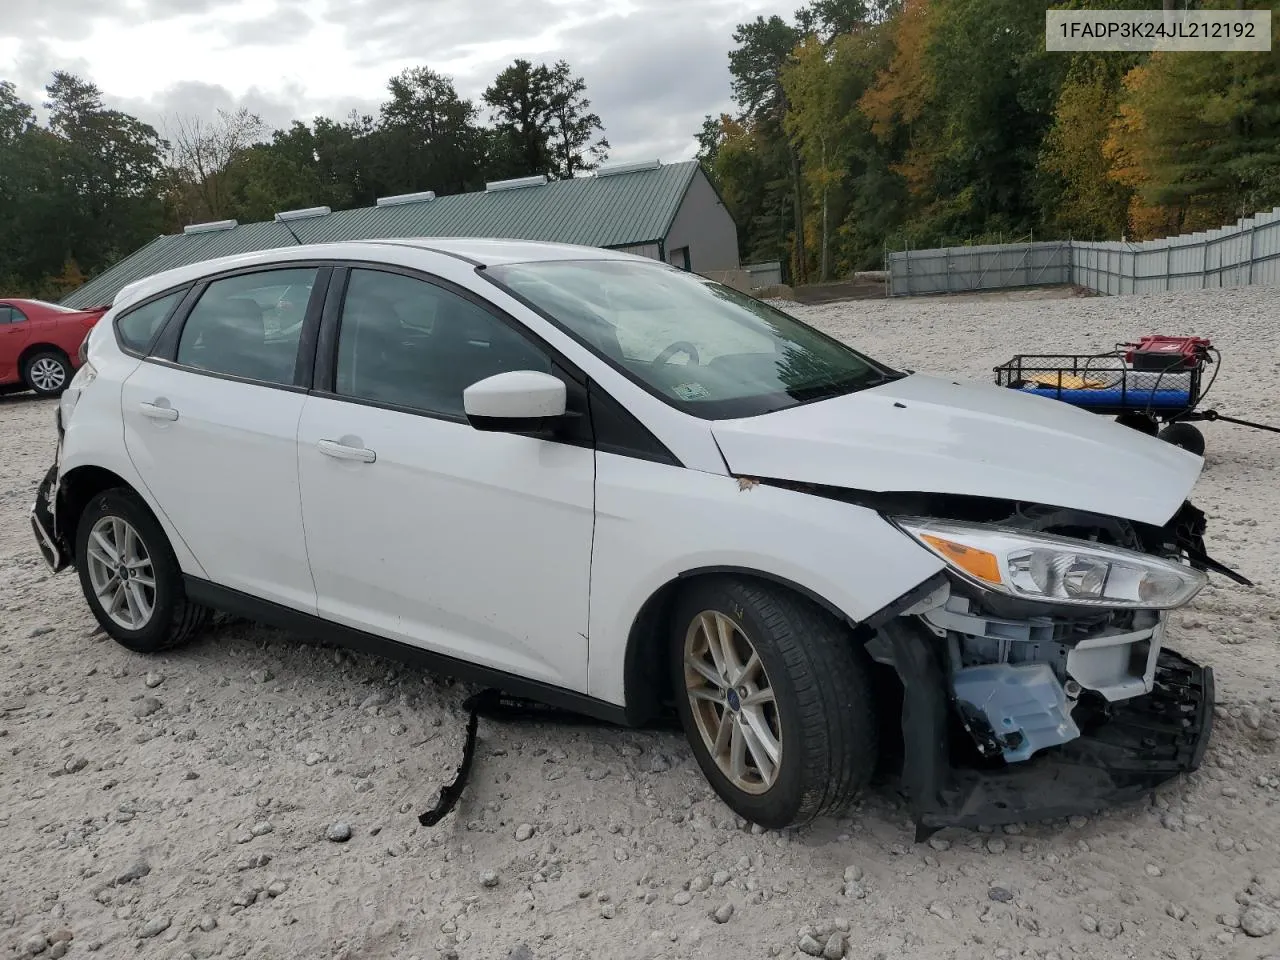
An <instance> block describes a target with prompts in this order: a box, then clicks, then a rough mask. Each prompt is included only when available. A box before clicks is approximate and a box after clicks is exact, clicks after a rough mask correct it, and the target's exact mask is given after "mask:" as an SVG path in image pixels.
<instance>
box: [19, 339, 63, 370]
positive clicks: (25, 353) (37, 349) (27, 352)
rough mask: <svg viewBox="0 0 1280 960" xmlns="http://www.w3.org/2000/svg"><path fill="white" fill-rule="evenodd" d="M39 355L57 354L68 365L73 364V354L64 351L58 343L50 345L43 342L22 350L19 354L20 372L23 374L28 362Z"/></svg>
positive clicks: (29, 345)
mask: <svg viewBox="0 0 1280 960" xmlns="http://www.w3.org/2000/svg"><path fill="white" fill-rule="evenodd" d="M37 353H56V354H58V356H60V357H62V358H63V359H64V360H66V361H67V363H68V364H70V363H71V354H69V353H67V351H65V350H63V349H62V348H61V347H60V346H58V345H57V344H56V343H49V342H48V341H45V340H41V341H39V342H37V343H29V344H27V345H26V346H25V347H23V348H22V352H21V353H20V354H18V371H19V372H21V371H22V369H23V367H25V366H26V365H27V361H28V360H30V359H31V358H32V357H34V356H35V355H36V354H37Z"/></svg>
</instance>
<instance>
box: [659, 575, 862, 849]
mask: <svg viewBox="0 0 1280 960" xmlns="http://www.w3.org/2000/svg"><path fill="white" fill-rule="evenodd" d="M671 643H672V656H671V666H672V680H673V682H674V685H675V698H676V704H677V709H678V711H679V714H680V720H681V723H682V724H683V726H684V730H685V735H686V737H687V738H688V740H689V743H690V745H691V746H692V748H693V752H694V756H695V757H696V758H697V761H698V765H699V766H700V767H701V768H702V772H703V774H704V775H705V776H706V777H707V779H708V780H709V781H710V783H711V785H712V787H713V788H714V789H715V791H716V793H717V794H718V795H719V796H720V798H721V799H722V800H724V802H725V803H726V804H728V806H729V807H730V808H731V809H732V810H733V811H734V812H735V813H737V814H738V815H739V816H741V817H743V818H744V819H746V820H749V821H751V822H752V823H758V824H760V825H761V826H764V827H769V828H777V827H784V826H788V825H792V824H799V823H805V822H807V821H809V820H812V819H813V818H815V817H817V816H819V815H822V814H825V813H830V812H835V811H837V810H839V809H840V808H842V807H843V806H845V805H846V804H847V803H848V801H849V800H851V799H853V797H854V796H855V795H856V794H857V792H858V790H860V789H861V788H862V787H863V786H864V785H865V784H866V782H867V780H869V779H870V777H871V774H872V771H873V770H874V768H875V763H876V757H877V748H878V731H877V725H876V715H875V711H874V701H873V696H872V689H871V684H870V664H869V661H868V658H867V655H866V652H865V651H864V650H863V649H862V647H861V645H859V644H858V643H857V641H855V640H854V639H853V637H852V636H851V635H850V632H849V631H848V630H847V629H846V628H845V627H844V626H843V625H842V624H841V623H840V622H839V621H837V620H836V619H835V618H834V617H833V616H831V615H830V614H828V613H827V612H826V611H824V610H822V609H820V608H819V607H817V606H816V605H815V604H813V603H812V602H811V601H809V600H807V599H806V598H803V597H800V596H798V595H796V594H794V593H792V592H790V591H787V590H784V589H781V588H776V587H773V586H772V585H766V584H764V583H758V582H756V581H752V580H748V579H745V578H744V579H738V578H724V579H716V580H706V581H700V582H697V583H695V584H693V585H692V587H691V588H690V589H688V590H687V591H686V592H685V594H684V595H683V597H681V599H680V600H679V601H678V602H677V604H676V610H675V616H674V620H673V630H672V637H671Z"/></svg>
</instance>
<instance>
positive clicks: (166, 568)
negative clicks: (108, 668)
mask: <svg viewBox="0 0 1280 960" xmlns="http://www.w3.org/2000/svg"><path fill="white" fill-rule="evenodd" d="M122 543H123V545H124V546H123V553H122V552H121V544H122ZM121 560H123V561H125V562H124V563H123V564H122V563H120V562H119V561H121ZM113 566H114V570H113ZM76 567H77V569H78V571H79V574H80V587H81V589H82V590H83V591H84V596H85V599H86V600H87V601H88V603H89V609H90V610H92V611H93V615H94V617H95V618H96V619H97V621H98V623H99V624H101V625H102V629H103V630H105V631H106V632H107V634H108V635H109V636H110V637H111V638H112V639H113V640H115V641H116V642H117V643H119V644H120V645H121V646H123V647H127V648H128V649H130V650H133V651H134V652H136V653H157V652H159V651H161V650H168V649H171V648H173V647H176V646H178V645H180V644H182V643H185V642H186V641H187V640H189V639H191V637H192V636H194V635H195V634H196V632H197V631H199V629H200V628H201V627H202V626H204V624H205V623H206V622H207V621H208V616H209V611H208V610H207V609H206V608H204V607H201V606H199V605H197V604H194V603H192V602H191V601H190V600H188V599H187V595H186V591H185V590H184V589H183V584H182V569H181V568H180V567H179V566H178V560H177V557H175V556H174V554H173V548H172V547H171V546H170V544H169V538H168V537H166V536H165V533H164V530H163V529H161V527H160V524H159V522H157V520H156V519H155V517H154V516H153V515H152V513H151V511H150V510H149V509H148V508H147V505H146V504H145V503H144V502H143V501H142V500H141V498H139V497H138V495H137V494H136V493H134V492H133V491H132V490H128V489H126V488H123V487H114V488H112V489H109V490H104V491H103V492H101V493H97V494H94V496H93V497H91V498H90V500H89V503H88V504H87V505H86V506H85V509H84V512H82V513H81V514H80V520H79V523H78V525H77V528H76ZM122 567H124V568H125V569H126V570H127V574H126V575H124V576H123V577H122V573H121V568H122ZM113 578H114V580H113Z"/></svg>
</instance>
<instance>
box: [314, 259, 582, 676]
mask: <svg viewBox="0 0 1280 960" xmlns="http://www.w3.org/2000/svg"><path fill="white" fill-rule="evenodd" d="M513 369H525V370H527V369H535V370H542V371H546V372H551V373H554V374H556V375H558V376H561V377H562V379H565V380H566V383H567V384H568V385H569V395H570V401H569V402H570V408H571V409H573V408H574V405H575V404H585V401H584V399H583V396H584V391H582V389H581V383H580V381H578V380H575V379H574V378H573V376H572V375H570V374H569V373H567V372H566V371H565V369H564V367H563V366H562V365H561V364H559V363H557V361H556V360H554V359H553V357H552V354H551V353H550V352H549V351H548V349H547V348H545V346H543V345H541V344H539V343H537V342H535V341H534V339H533V338H532V336H531V335H529V334H528V332H527V331H524V330H523V329H522V328H519V326H518V324H516V323H515V322H514V321H513V320H511V318H509V317H506V316H504V315H501V314H500V313H499V312H498V311H497V310H496V309H494V308H493V307H492V306H490V305H488V304H486V303H485V301H484V300H483V299H482V298H480V297H478V296H476V295H475V294H474V293H471V292H468V291H467V290H465V289H464V288H463V287H461V286H458V285H456V284H454V283H450V282H448V281H446V280H444V279H442V278H440V277H437V276H430V277H429V276H426V275H423V274H416V273H413V272H412V271H405V270H400V269H398V268H392V267H382V266H380V267H377V268H374V267H364V266H356V267H353V268H352V269H351V270H350V271H349V273H347V274H345V275H343V274H342V273H340V272H335V275H334V279H333V282H332V283H331V285H330V303H329V304H328V305H326V309H325V320H324V323H323V325H322V327H321V331H320V349H319V352H318V354H317V359H316V379H315V390H314V391H313V393H312V395H311V396H309V397H308V398H307V400H306V403H305V405H304V407H303V411H302V419H301V423H300V424H299V429H298V464H299V471H300V476H301V488H302V513H303V520H304V523H305V526H306V539H307V549H308V556H309V558H310V562H311V569H312V573H313V576H314V578H315V586H316V591H317V604H318V608H319V613H320V615H321V616H323V617H325V618H327V619H329V620H333V621H337V622H339V623H342V624H346V625H349V626H355V627H358V628H360V629H363V630H366V631H369V632H371V633H374V634H377V635H380V636H382V637H386V638H390V639H392V640H396V641H399V642H402V643H407V644H411V645H414V646H417V647H421V648H423V649H426V650H428V651H430V652H432V653H436V654H442V655H446V656H451V657H456V658H458V659H460V660H465V661H470V662H473V663H476V664H480V665H482V666H486V667H489V668H492V669H496V670H502V671H505V672H509V673H514V674H518V675H520V676H522V677H526V678H529V679H532V680H535V681H541V682H544V683H547V684H552V685H554V686H557V687H563V688H568V689H571V690H575V691H579V692H583V691H585V690H586V688H587V622H588V599H589V597H588V594H589V587H590V577H591V539H592V529H593V522H594V505H593V499H594V497H593V491H594V480H595V458H594V453H593V450H592V448H591V442H590V428H589V423H588V421H587V418H586V417H585V416H584V417H582V419H581V426H582V433H581V435H578V436H575V437H570V438H566V439H565V440H563V441H551V440H543V439H534V438H531V437H527V436H516V435H511V434H503V433H490V432H481V431H478V430H475V429H473V428H472V427H471V426H470V425H469V424H468V423H467V420H466V417H465V416H464V414H463V408H462V391H463V390H464V389H465V388H466V387H467V386H469V385H470V384H472V383H474V382H476V381H478V380H481V379H483V378H485V377H487V376H490V375H492V374H496V373H500V372H504V371H506V370H513Z"/></svg>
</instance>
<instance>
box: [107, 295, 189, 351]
mask: <svg viewBox="0 0 1280 960" xmlns="http://www.w3.org/2000/svg"><path fill="white" fill-rule="evenodd" d="M186 292H187V291H186V288H185V287H184V288H183V289H181V290H175V291H174V292H173V293H168V294H165V295H164V296H163V297H157V298H156V299H155V300H152V301H151V302H150V303H144V304H143V305H142V306H140V307H134V308H133V309H132V310H130V311H129V312H128V313H122V314H121V315H120V316H119V317H117V318H116V337H117V338H118V339H119V341H120V345H121V346H123V347H125V348H126V349H128V350H130V351H132V352H134V353H144V352H145V351H146V349H147V348H148V347H149V346H151V341H152V339H153V338H154V337H155V335H156V331H158V330H159V329H160V327H161V326H163V324H164V322H165V320H167V319H168V317H169V314H171V313H172V312H173V309H174V307H176V306H177V305H178V302H179V301H180V300H181V299H182V298H183V296H184V295H185V294H186Z"/></svg>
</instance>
